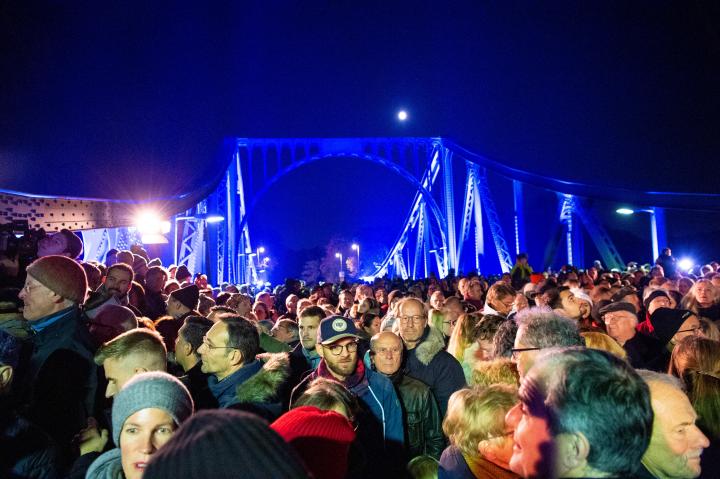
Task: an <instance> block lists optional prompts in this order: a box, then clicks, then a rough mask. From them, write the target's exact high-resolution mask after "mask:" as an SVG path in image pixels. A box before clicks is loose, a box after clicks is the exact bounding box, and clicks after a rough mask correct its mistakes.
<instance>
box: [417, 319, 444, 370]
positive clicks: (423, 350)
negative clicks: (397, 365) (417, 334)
mask: <svg viewBox="0 0 720 479" xmlns="http://www.w3.org/2000/svg"><path fill="white" fill-rule="evenodd" d="M444 349H445V338H443V335H442V332H441V331H438V330H437V329H435V328H433V327H431V326H427V327H426V328H425V332H424V333H423V337H422V339H421V340H420V344H419V345H417V346H416V347H415V357H416V358H417V359H418V361H420V362H421V363H422V364H423V365H425V366H427V365H428V364H430V361H432V360H433V358H434V357H435V355H436V354H437V353H439V352H440V351H442V350H444Z"/></svg>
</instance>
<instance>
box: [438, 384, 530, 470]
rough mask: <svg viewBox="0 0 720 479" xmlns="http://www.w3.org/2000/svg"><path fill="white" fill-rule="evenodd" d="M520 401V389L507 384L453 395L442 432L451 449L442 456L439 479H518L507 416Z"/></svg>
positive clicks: (446, 450) (478, 388)
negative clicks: (511, 466) (447, 478)
mask: <svg viewBox="0 0 720 479" xmlns="http://www.w3.org/2000/svg"><path fill="white" fill-rule="evenodd" d="M517 402H518V396H517V390H516V389H515V388H513V387H512V386H509V385H504V384H494V385H492V386H489V387H487V388H481V387H474V388H471V389H461V390H459V391H456V392H455V393H453V395H452V396H450V402H449V403H448V410H447V415H446V416H445V420H444V421H443V432H444V433H445V435H446V436H447V437H448V439H449V440H450V446H448V447H447V448H446V449H445V451H443V453H442V456H441V457H440V473H439V477H451V478H453V479H473V478H474V479H486V478H487V479H491V478H492V479H506V478H516V477H518V476H517V475H515V474H514V473H512V472H511V471H510V465H509V462H510V457H512V450H513V439H512V434H513V432H514V431H508V429H507V426H506V425H505V415H506V414H507V412H508V411H509V410H510V409H512V408H513V407H514V406H515V404H517Z"/></svg>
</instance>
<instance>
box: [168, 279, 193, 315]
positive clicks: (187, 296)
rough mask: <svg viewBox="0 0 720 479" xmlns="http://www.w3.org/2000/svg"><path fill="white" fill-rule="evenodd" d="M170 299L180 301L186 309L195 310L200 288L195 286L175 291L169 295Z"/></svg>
mask: <svg viewBox="0 0 720 479" xmlns="http://www.w3.org/2000/svg"><path fill="white" fill-rule="evenodd" d="M170 297H171V298H175V299H176V300H178V301H180V302H181V303H182V304H183V306H185V307H186V308H188V309H197V307H198V301H199V300H200V288H198V287H197V285H196V284H191V285H190V286H185V287H184V288H180V289H176V290H175V291H173V292H172V293H170Z"/></svg>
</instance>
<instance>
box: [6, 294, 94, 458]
mask: <svg viewBox="0 0 720 479" xmlns="http://www.w3.org/2000/svg"><path fill="white" fill-rule="evenodd" d="M26 346H27V350H26V353H25V357H26V358H27V359H26V361H24V364H23V367H22V369H21V374H20V378H21V384H20V391H19V393H20V397H21V398H22V404H23V405H24V406H25V409H24V410H23V411H22V413H23V415H24V416H26V417H27V418H28V420H30V422H32V423H33V424H36V425H37V426H38V427H40V428H41V429H42V430H44V431H45V432H47V433H48V434H49V435H50V437H52V439H53V440H55V442H56V443H57V444H58V446H60V448H61V449H62V450H63V452H64V453H65V452H67V451H68V449H67V448H68V446H69V445H70V443H71V442H72V439H73V437H74V436H75V435H76V434H77V433H78V432H79V431H80V430H81V429H83V428H85V427H86V426H87V418H88V417H89V416H91V415H93V414H94V412H95V411H94V408H95V392H96V389H97V366H96V365H95V362H94V361H93V354H94V348H93V339H92V337H91V336H90V333H89V332H88V330H87V328H86V327H85V325H84V324H82V323H81V321H80V311H79V310H78V309H77V308H72V309H68V310H66V311H65V312H62V314H61V317H60V318H59V319H58V320H57V321H55V322H54V323H52V324H50V325H49V326H47V327H46V328H45V329H43V330H42V331H40V332H37V333H35V334H33V335H32V337H31V338H30V342H29V343H27V344H26ZM66 459H68V460H72V459H73V458H72V457H67V456H66Z"/></svg>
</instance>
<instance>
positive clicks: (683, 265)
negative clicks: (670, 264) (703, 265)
mask: <svg viewBox="0 0 720 479" xmlns="http://www.w3.org/2000/svg"><path fill="white" fill-rule="evenodd" d="M693 266H695V262H694V261H693V260H691V259H690V258H683V259H681V260H680V261H678V268H680V269H681V270H683V271H690V270H691V269H692V267H693Z"/></svg>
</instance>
